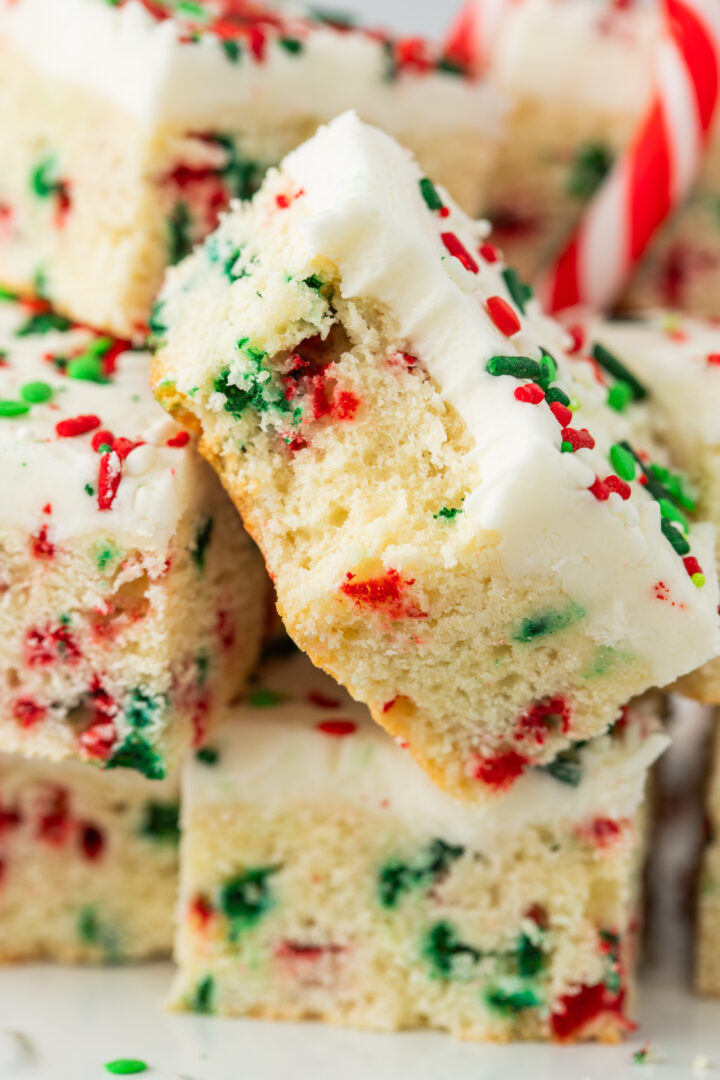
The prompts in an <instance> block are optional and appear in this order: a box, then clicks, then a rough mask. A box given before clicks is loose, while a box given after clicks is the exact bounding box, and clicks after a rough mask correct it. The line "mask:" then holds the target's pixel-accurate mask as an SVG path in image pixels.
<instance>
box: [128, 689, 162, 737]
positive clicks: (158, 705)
mask: <svg viewBox="0 0 720 1080" xmlns="http://www.w3.org/2000/svg"><path fill="white" fill-rule="evenodd" d="M164 704H165V699H164V697H163V695H162V694H153V693H152V692H151V691H150V690H146V689H145V688H144V687H142V686H134V687H133V688H132V690H131V691H130V693H129V695H128V701H127V704H126V706H125V718H126V720H127V722H128V724H129V725H130V727H133V728H146V727H149V726H150V725H151V724H152V723H153V722H154V721H155V720H156V719H157V715H158V713H159V712H160V711H161V709H162V708H163V706H164Z"/></svg>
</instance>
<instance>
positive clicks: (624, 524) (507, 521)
mask: <svg viewBox="0 0 720 1080" xmlns="http://www.w3.org/2000/svg"><path fill="white" fill-rule="evenodd" d="M280 175H281V177H282V180H283V182H284V184H285V186H286V187H287V189H288V190H290V191H300V190H302V192H303V193H304V194H303V195H302V196H301V197H298V198H296V199H295V200H294V201H293V204H292V207H291V208H290V209H289V210H287V211H284V213H285V214H286V215H287V218H286V219H285V220H286V222H287V224H286V250H285V258H286V267H287V270H288V271H289V272H290V273H291V274H296V275H298V274H299V275H300V276H302V274H303V273H306V272H307V267H308V264H310V265H312V264H313V262H314V261H315V260H327V259H330V260H331V261H332V262H333V263H334V264H335V265H336V266H337V268H338V271H339V275H340V279H341V290H342V294H343V296H345V297H347V298H361V299H364V300H367V299H374V300H377V301H379V302H380V303H381V304H382V305H384V306H385V307H386V308H387V309H389V310H390V311H391V312H392V313H393V315H394V317H395V319H396V322H397V326H398V332H399V336H400V338H401V339H405V340H407V341H408V342H409V343H411V347H412V350H413V352H414V353H415V354H416V355H417V356H418V357H419V358H420V360H421V362H422V364H423V365H424V366H425V368H426V369H427V371H428V372H429V373H430V375H431V376H432V378H433V379H434V380H435V383H436V384H437V386H438V387H439V388H440V390H441V393H442V394H443V396H444V397H445V398H446V399H447V401H448V402H449V403H450V404H451V405H453V406H454V407H455V409H456V410H457V412H458V413H459V414H460V416H461V417H462V418H463V420H464V421H465V423H466V425H467V427H468V429H469V431H470V432H471V434H472V436H473V438H474V440H475V444H476V448H475V456H476V458H477V462H478V466H479V474H480V475H481V476H482V478H483V479H482V483H481V484H480V485H479V486H478V487H477V488H476V489H475V490H474V491H473V492H472V493H471V494H470V495H469V496H468V497H467V499H466V501H465V503H464V506H463V514H462V517H461V518H459V519H458V522H457V524H458V526H459V530H464V531H465V532H464V533H462V532H460V531H459V532H458V536H462V535H467V533H468V532H469V531H475V532H477V531H481V530H485V531H486V532H487V533H488V534H490V535H489V536H488V542H489V543H492V542H495V543H497V545H498V549H499V551H500V554H501V556H502V558H503V560H504V563H505V565H506V567H507V569H508V571H509V572H510V573H511V574H514V575H517V576H518V577H524V576H525V575H527V574H533V575H542V576H544V577H547V576H549V577H550V578H551V579H553V580H555V581H557V582H558V584H560V585H561V587H562V588H563V590H564V591H565V593H566V594H567V595H568V596H569V597H571V598H572V600H573V601H574V602H575V603H577V604H580V605H581V607H582V608H583V609H584V610H585V612H586V618H585V621H584V624H583V628H584V630H585V631H586V632H587V633H589V634H590V635H591V636H592V637H594V638H595V640H596V641H597V643H598V645H600V646H606V645H607V646H612V647H614V648H616V649H619V650H621V651H623V650H624V651H625V652H626V653H627V656H628V657H629V658H632V657H636V658H639V659H640V660H642V661H643V662H645V663H646V664H647V667H648V670H649V672H650V673H651V679H652V680H653V681H654V683H655V684H656V685H665V684H666V683H668V682H669V681H671V680H672V679H673V678H675V677H676V676H678V675H680V674H682V673H684V672H685V671H688V670H691V669H692V668H694V667H696V666H698V664H700V663H702V662H704V661H705V660H707V659H709V658H710V657H712V656H714V655H716V654H717V652H718V651H720V630H719V628H718V620H717V604H718V595H717V581H716V579H715V577H714V574H713V572H712V567H713V563H714V558H713V555H712V550H713V548H712V545H713V534H712V529H711V528H710V527H707V526H698V527H695V528H693V529H692V532H691V536H690V543H691V547H692V554H693V555H694V556H696V557H697V558H698V559H699V561H700V563H701V565H702V566H703V568H704V570H705V572H706V574H707V577H708V582H707V584H706V585H705V586H704V588H702V589H697V588H696V587H695V585H694V584H693V583H692V581H691V580H690V577H689V576H688V573H687V572H686V570H685V567H684V566H683V562H682V560H681V559H680V558H679V557H678V555H677V554H676V553H675V551H673V549H672V547H671V546H670V544H669V542H668V541H667V540H666V538H665V537H664V536H663V535H662V532H661V528H660V510H659V506H658V504H657V503H656V502H655V501H654V500H653V499H652V498H651V497H650V496H649V495H648V493H647V492H646V491H645V489H644V488H643V487H642V486H641V485H640V483H639V481H638V480H635V481H634V482H633V484H632V494H631V497H630V498H629V499H628V500H624V499H622V498H621V497H620V495H619V494H616V493H613V494H611V495H610V497H609V499H607V500H606V501H598V500H597V499H596V498H595V497H594V496H593V494H592V493H591V491H590V490H589V488H590V486H591V485H592V484H593V482H594V480H595V477H596V476H599V477H601V478H605V477H607V476H608V475H609V474H611V473H613V472H614V470H613V468H612V466H611V465H610V462H609V451H610V448H611V446H612V444H614V443H617V442H619V441H620V440H624V439H627V440H629V441H630V442H631V443H632V444H633V445H634V446H635V448H636V449H638V450H640V449H642V448H643V444H644V443H645V441H646V438H647V432H648V430H649V428H648V419H647V413H646V410H645V409H644V408H643V407H640V406H631V407H630V408H628V409H626V410H625V411H624V412H620V413H619V412H616V411H614V410H613V409H610V408H608V407H607V405H606V400H607V393H608V388H607V385H605V384H604V383H603V382H602V381H598V375H597V373H596V372H595V370H594V369H593V367H592V365H591V364H590V363H587V362H583V361H581V360H572V359H570V358H569V357H568V356H567V355H566V354H565V353H564V345H565V344H567V341H566V337H565V334H564V332H563V331H562V329H561V328H560V327H559V325H558V324H557V323H556V322H554V321H552V320H550V319H547V318H545V317H544V316H543V315H542V314H541V312H540V309H539V306H538V304H537V302H536V301H535V300H532V301H530V302H529V303H528V304H527V305H526V314H525V315H521V316H520V321H521V328H520V330H519V332H517V333H515V334H513V335H512V336H511V337H508V336H505V334H503V333H501V332H500V330H499V329H498V328H497V327H496V325H495V324H494V322H493V321H492V320H491V318H490V316H489V314H488V310H487V307H486V302H487V300H488V298H489V297H497V296H499V297H502V298H504V299H506V300H507V301H508V302H509V301H510V300H511V297H510V294H509V292H508V289H507V287H506V284H505V282H504V280H503V278H502V276H501V270H502V266H501V264H500V263H497V262H495V263H490V262H487V261H485V260H484V259H483V258H482V257H481V256H480V255H479V254H478V242H479V240H480V238H481V237H482V236H483V235H484V231H485V230H484V228H483V226H482V225H478V224H477V223H474V222H472V221H470V219H469V218H468V217H467V216H466V215H465V214H463V213H462V212H461V211H460V210H459V209H458V208H457V207H456V206H455V205H454V204H453V203H452V201H451V200H450V199H449V198H447V197H445V195H444V193H443V198H444V201H445V204H446V206H447V207H448V209H449V210H450V214H449V216H447V217H441V216H439V215H438V214H437V213H436V212H435V211H433V210H430V209H429V208H428V206H427V205H426V204H425V202H424V200H423V198H422V195H421V192H420V188H419V180H420V178H421V174H420V171H419V170H418V168H417V166H415V165H414V164H413V163H412V161H411V160H410V158H409V156H408V155H407V153H406V152H405V151H404V150H403V149H402V148H401V147H400V146H399V145H398V144H397V143H395V142H394V141H393V140H392V139H390V138H389V137H388V136H387V135H385V134H383V133H382V132H380V131H378V130H377V129H374V128H371V127H369V126H367V125H365V124H363V123H361V122H360V121H359V120H358V118H357V117H356V116H355V115H354V114H350V113H348V114H345V115H344V116H342V117H339V118H338V119H337V120H335V121H334V122H333V123H332V124H330V125H329V126H328V127H326V128H323V129H321V130H320V131H319V132H318V134H317V135H316V136H315V137H314V138H313V139H311V140H309V141H308V142H307V143H305V144H304V145H303V146H302V147H300V148H299V149H298V150H296V151H294V152H293V153H292V154H290V155H289V156H288V157H287V158H286V159H285V162H284V163H283V166H282V169H281V174H280ZM277 187H278V182H277V179H276V178H271V179H270V181H269V183H268V185H267V195H265V196H264V195H263V193H261V194H260V195H259V196H258V201H259V204H260V207H261V212H262V208H263V205H264V204H263V197H264V198H266V199H267V203H268V213H269V214H272V213H273V209H272V208H273V207H274V204H275V193H276V192H277ZM268 220H269V218H268ZM244 230H245V222H244V219H243V217H242V213H240V214H238V215H233V214H230V215H229V216H228V217H227V218H226V219H225V224H224V225H223V226H221V237H222V236H224V237H225V238H228V239H230V240H231V241H232V242H233V243H235V244H236V245H238V244H241V243H242V242H244V241H245V240H246V239H247V237H246V235H245V232H244ZM448 233H450V234H453V235H454V236H455V237H458V238H459V239H460V241H461V242H462V244H463V245H464V247H465V249H466V250H467V251H468V252H469V253H474V257H475V259H476V262H477V264H478V266H477V272H472V271H471V270H468V269H465V268H464V267H463V265H461V262H460V260H459V259H458V258H455V257H453V256H452V255H451V254H449V251H448V249H447V248H446V246H445V244H444V242H443V240H442V239H441V234H448ZM258 239H260V238H258ZM202 260H203V255H202V253H199V254H198V255H197V256H195V257H194V259H191V260H189V261H188V262H187V263H186V264H185V265H184V266H183V267H181V268H180V269H179V270H177V271H175V272H174V273H172V274H171V275H170V278H169V285H168V288H167V290H166V294H165V296H166V299H167V302H168V308H167V311H168V318H169V319H170V321H171V322H172V320H173V318H174V317H180V318H182V310H181V304H182V293H180V294H179V296H178V299H177V301H176V302H174V301H173V290H174V289H175V288H176V287H177V286H179V287H180V288H181V289H182V288H183V285H184V281H185V280H186V278H187V279H192V278H193V276H194V275H196V274H197V273H198V269H197V268H196V267H198V264H200V266H202V265H204V264H203V263H202ZM317 265H321V263H320V262H317ZM200 272H202V271H200ZM173 304H175V308H176V311H175V314H174V315H173ZM222 332H224V331H222V330H221V331H219V333H220V334H221V333H222ZM248 332H250V331H248ZM227 337H228V341H227V342H224V341H221V340H220V338H218V344H219V345H220V346H221V347H222V349H223V350H224V351H225V355H230V354H231V352H230V350H231V349H232V339H233V327H232V325H231V324H230V323H228V325H227ZM226 346H227V347H226ZM540 346H544V347H545V348H546V349H549V350H550V352H551V353H552V354H553V356H555V358H556V360H557V362H558V367H559V374H558V379H557V382H558V384H559V385H560V386H561V387H563V388H564V389H565V390H566V391H567V394H568V395H569V397H570V399H571V401H573V402H575V403H577V408H576V409H575V412H574V415H573V417H572V419H571V426H572V427H573V428H575V429H581V428H588V429H589V430H590V432H591V434H592V435H593V437H594V439H595V442H596V446H595V449H580V450H578V451H577V452H576V453H574V454H572V453H561V452H560V446H561V442H562V436H561V425H560V424H559V423H558V420H557V419H556V417H555V416H554V415H553V413H552V412H551V410H550V408H549V407H548V405H547V403H546V402H542V403H541V404H540V405H530V404H527V403H525V402H521V401H518V400H517V399H516V398H515V396H514V391H515V390H516V389H517V387H518V386H519V385H521V383H522V382H523V381H525V380H517V379H515V378H513V377H511V376H509V375H502V376H499V377H496V376H493V375H491V374H489V373H488V371H487V370H486V364H487V362H488V361H489V360H490V359H491V358H492V357H494V356H497V355H502V356H508V355H509V356H518V355H520V356H527V357H530V358H535V359H536V360H537V359H539V358H540V356H541V351H540ZM195 376H196V372H195V370H194V368H193V366H192V364H191V365H190V369H189V370H188V371H187V372H183V373H181V375H180V377H179V378H178V380H177V385H178V388H179V389H180V390H181V391H182V390H187V389H189V388H190V386H191V384H192V380H193V379H194V377H195ZM610 381H612V380H610ZM186 382H187V386H186V385H185V383H186ZM216 396H218V395H216ZM209 405H210V407H213V403H212V402H210V403H209ZM217 408H219V409H221V408H222V401H221V402H220V403H218V404H217ZM649 449H651V450H652V449H653V448H652V447H649ZM336 555H337V558H336V564H337V565H336V570H337V575H338V582H340V581H341V580H342V574H343V573H344V571H345V569H346V565H347V553H346V552H343V551H338V552H337V553H336ZM398 558H400V559H401V558H402V553H401V552H400V553H397V556H396V558H395V562H394V564H393V565H395V566H396V567H397V568H398V569H400V566H399V565H398ZM658 582H663V583H664V584H665V586H666V587H667V588H668V589H669V592H670V594H671V595H672V598H673V599H674V600H675V601H676V603H675V604H672V605H671V604H668V603H663V602H660V601H658V599H657V596H656V594H655V585H656V584H657V583H658Z"/></svg>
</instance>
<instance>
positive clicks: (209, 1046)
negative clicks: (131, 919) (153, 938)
mask: <svg viewBox="0 0 720 1080" xmlns="http://www.w3.org/2000/svg"><path fill="white" fill-rule="evenodd" d="M587 2H588V3H591V2H593V0H587ZM327 6H328V7H332V8H334V9H337V10H340V9H347V10H358V9H360V10H362V11H363V12H364V13H365V17H366V18H367V19H369V20H370V21H371V22H373V23H374V24H376V25H388V26H391V27H394V28H396V29H398V30H400V31H402V32H404V33H419V32H420V33H428V34H432V33H436V34H437V33H439V32H440V31H441V30H442V28H443V27H445V26H446V25H447V24H448V22H449V20H450V18H451V17H452V15H453V14H454V13H455V12H456V11H457V9H458V7H459V3H456V2H455V0H445V2H442V0H436V2H434V0H414V2H413V0H365V2H364V3H362V2H361V0H359V2H358V3H356V4H354V3H353V2H352V0H327ZM699 724H700V719H699V714H698V713H697V712H692V713H688V714H687V716H686V717H685V719H684V722H683V726H682V730H683V736H682V738H681V739H680V742H679V745H678V747H677V748H676V749H675V751H674V754H673V757H672V758H671V759H670V760H669V761H668V762H667V763H666V773H667V774H668V777H669V796H668V797H669V800H670V801H669V803H668V804H667V806H666V809H665V812H664V817H665V821H664V829H663V846H662V859H661V860H660V861H659V865H658V866H656V870H655V877H656V885H657V888H656V897H657V900H658V910H657V912H656V916H655V918H654V920H653V923H654V925H653V932H652V934H651V940H650V947H649V952H650V954H651V960H650V961H649V963H648V965H647V966H646V970H645V972H644V975H643V979H642V994H641V1003H640V1008H639V1020H640V1030H639V1032H638V1035H637V1036H635V1037H633V1038H632V1039H630V1040H629V1042H627V1043H625V1044H624V1045H623V1046H620V1047H595V1046H579V1047H544V1046H532V1045H530V1046H509V1047H506V1046H500V1047H495V1046H476V1045H471V1044H463V1043H458V1042H454V1041H453V1040H451V1039H449V1038H445V1037H442V1036H437V1035H430V1034H402V1035H392V1036H386V1035H369V1034H358V1033H354V1032H346V1031H340V1030H331V1029H323V1028H320V1027H317V1026H315V1025H289V1024H267V1023H260V1022H251V1021H229V1020H219V1019H212V1018H205V1017H194V1016H177V1015H168V1014H166V1013H164V1012H163V1011H162V1008H161V1003H162V1000H163V997H164V996H165V994H166V991H167V986H168V981H169V977H170V968H169V966H166V965H158V966H148V967H145V968H134V969H121V970H109V971H107V970H106V971H93V970H89V971H88V970H63V969H59V968H52V967H19V968H16V969H9V970H8V969H6V970H4V971H2V970H0V1077H3V1078H4V1077H6V1076H7V1077H12V1078H17V1080H102V1078H103V1077H104V1078H105V1080H107V1078H108V1076H109V1074H108V1073H107V1072H105V1070H104V1068H103V1065H104V1063H105V1062H107V1061H109V1060H112V1059H113V1058H116V1057H137V1058H140V1059H142V1060H144V1061H147V1062H148V1064H149V1065H151V1066H152V1071H150V1072H148V1073H145V1074H142V1075H143V1076H147V1077H148V1080H401V1078H404V1077H410V1076H412V1078H413V1080H516V1078H517V1080H608V1078H613V1080H626V1078H627V1080H630V1078H632V1080H681V1078H683V1080H685V1078H687V1080H691V1078H694V1080H697V1078H698V1077H703V1076H705V1077H706V1078H707V1080H714V1078H716V1080H720V1001H717V1002H714V1001H702V1000H700V999H698V998H695V997H693V996H692V995H691V993H690V991H689V966H690V928H689V924H688V922H687V919H686V915H687V908H688V898H687V893H686V884H687V880H688V877H689V875H690V873H691V869H692V866H693V862H694V845H695V839H696V837H697V836H698V835H699V831H700V830H699V821H698V808H697V804H696V803H695V804H694V809H693V803H692V801H691V800H689V796H690V795H692V794H695V795H696V794H697V790H698V781H697V776H696V775H695V773H694V772H693V767H692V765H691V761H690V755H689V749H690V748H691V747H692V744H693V742H694V738H695V735H696V734H697V732H698V730H699V727H698V725H699ZM9 1032H20V1033H22V1035H23V1036H24V1037H25V1038H26V1039H27V1041H28V1045H29V1047H30V1053H29V1055H28V1056H26V1057H24V1058H21V1059H20V1060H17V1058H16V1053H15V1042H14V1039H13V1038H12V1036H10V1035H9ZM645 1041H649V1042H650V1043H651V1045H652V1048H653V1051H654V1055H655V1056H656V1060H655V1061H654V1062H653V1063H651V1064H647V1065H643V1066H640V1065H635V1064H633V1062H632V1052H633V1050H635V1049H637V1048H638V1047H639V1046H641V1045H642V1044H643V1043H644V1042H645ZM698 1056H703V1057H706V1058H707V1059H709V1063H710V1068H709V1069H708V1071H707V1072H697V1071H694V1070H693V1061H694V1059H695V1058H696V1057H698Z"/></svg>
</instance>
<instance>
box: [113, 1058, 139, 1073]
mask: <svg viewBox="0 0 720 1080" xmlns="http://www.w3.org/2000/svg"><path fill="white" fill-rule="evenodd" d="M147 1070H148V1066H147V1065H146V1064H145V1062H144V1061H140V1060H139V1059H138V1058H117V1059H116V1060H115V1061H108V1062H107V1063H106V1064H105V1071H106V1072H109V1073H112V1074H113V1076H133V1075H134V1074H135V1073H142V1072H147Z"/></svg>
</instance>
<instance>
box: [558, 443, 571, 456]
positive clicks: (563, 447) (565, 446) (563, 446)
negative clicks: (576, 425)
mask: <svg viewBox="0 0 720 1080" xmlns="http://www.w3.org/2000/svg"><path fill="white" fill-rule="evenodd" d="M560 452H561V453H563V454H572V453H574V447H573V444H572V443H571V442H561V443H560Z"/></svg>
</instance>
